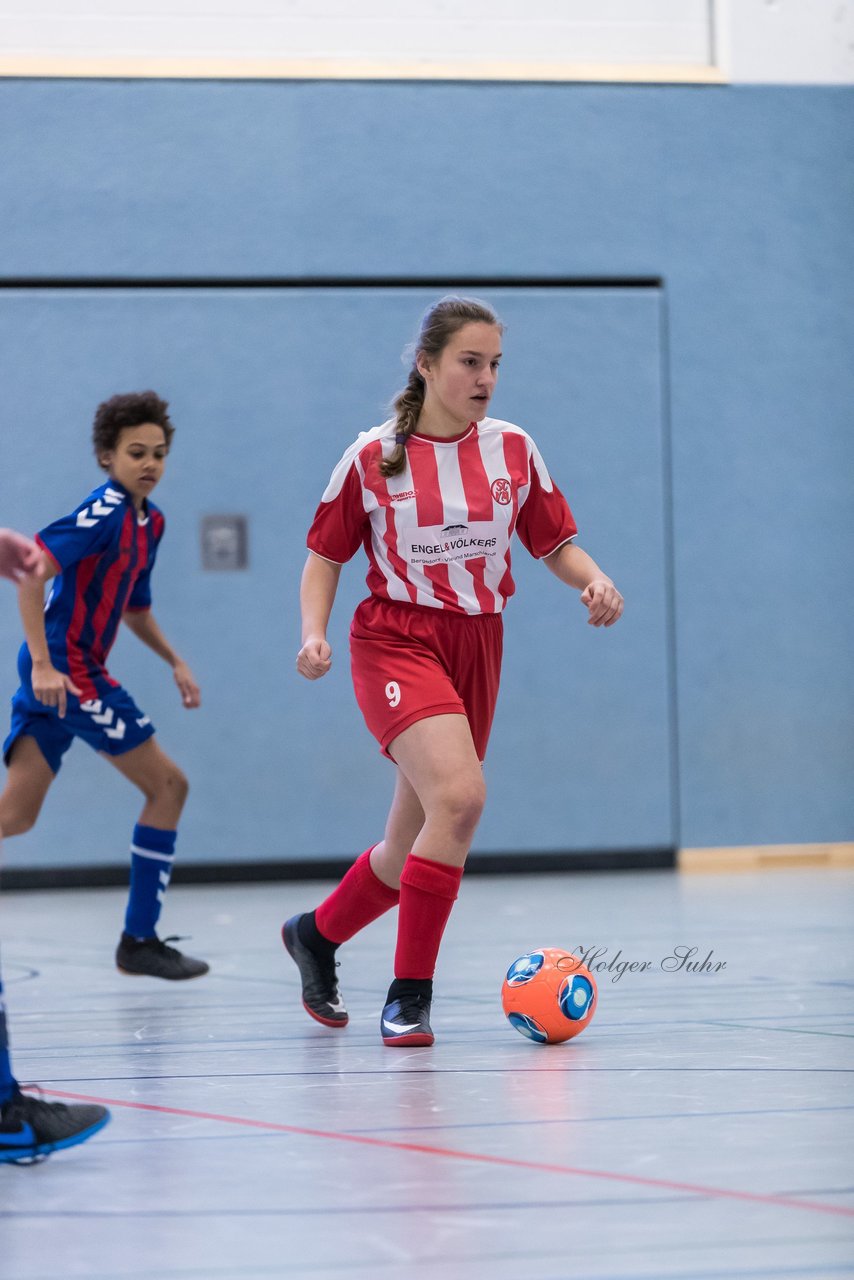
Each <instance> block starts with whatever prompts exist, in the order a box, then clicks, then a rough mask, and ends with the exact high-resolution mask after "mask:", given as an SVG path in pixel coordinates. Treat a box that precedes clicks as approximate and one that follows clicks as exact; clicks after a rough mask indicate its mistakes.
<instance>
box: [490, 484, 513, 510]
mask: <svg viewBox="0 0 854 1280" xmlns="http://www.w3.org/2000/svg"><path fill="white" fill-rule="evenodd" d="M492 496H493V498H494V499H495V501H496V502H497V503H499V504H500V505H501V506H502V507H506V506H507V503H508V502H509V501H510V498H511V490H510V481H509V480H507V479H506V478H505V477H504V476H502V477H501V478H500V479H499V480H493V482H492Z"/></svg>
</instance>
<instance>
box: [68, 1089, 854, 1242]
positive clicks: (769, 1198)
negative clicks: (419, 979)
mask: <svg viewBox="0 0 854 1280" xmlns="http://www.w3.org/2000/svg"><path fill="white" fill-rule="evenodd" d="M43 1092H44V1093H48V1094H50V1095H51V1096H52V1097H56V1098H70V1099H72V1100H73V1101H76V1102H97V1103H100V1104H101V1105H102V1106H105V1107H128V1108H130V1109H132V1110H135V1111H155V1112H157V1113H158V1114H159V1115H167V1116H189V1117H190V1118H191V1119H194V1120H216V1121H218V1122H219V1123H220V1124H234V1125H240V1126H242V1127H243V1128H247V1129H265V1130H266V1131H267V1132H268V1133H269V1132H275V1133H293V1134H299V1135H300V1136H302V1137H309V1138H326V1139H327V1140H331V1141H332V1142H353V1143H357V1144H358V1145H360V1146H366V1147H380V1148H383V1149H384V1150H386V1151H408V1152H411V1153H415V1154H418V1155H427V1156H442V1157H443V1158H444V1159H447V1160H468V1161H472V1162H475V1163H479V1164H491V1165H499V1166H500V1167H502V1168H509V1169H534V1170H536V1171H537V1172H539V1173H560V1174H564V1175H567V1174H568V1175H570V1176H572V1177H577V1178H601V1179H603V1180H604V1181H607V1182H628V1183H631V1184H633V1185H634V1186H639V1187H655V1188H656V1189H664V1190H667V1191H684V1192H686V1194H690V1195H701V1196H715V1197H717V1198H719V1199H727V1200H741V1201H746V1202H750V1203H754V1204H767V1205H772V1206H773V1207H774V1208H777V1209H806V1210H808V1211H809V1212H811V1213H830V1214H833V1215H834V1216H839V1217H843V1218H854V1209H847V1208H845V1207H844V1206H842V1205H835V1204H822V1203H820V1202H813V1201H811V1200H798V1199H795V1198H794V1197H792V1196H775V1195H762V1194H761V1193H760V1192H757V1191H733V1190H729V1189H728V1188H726V1187H706V1186H702V1185H700V1184H697V1183H693V1182H672V1181H670V1180H669V1179H666V1178H644V1177H641V1176H639V1175H636V1174H633V1173H610V1172H603V1171H602V1170H600V1169H579V1168H576V1167H575V1166H573V1165H565V1164H548V1163H546V1162H545V1161H540V1160H517V1159H514V1158H513V1157H512V1156H493V1155H486V1154H483V1153H481V1152H478V1151H457V1150H455V1149H454V1148H453V1147H434V1146H427V1145H426V1144H424V1143H420V1142H394V1141H392V1140H391V1139H389V1138H372V1137H370V1136H369V1135H367V1134H361V1133H336V1132H335V1131H330V1130H326V1129H305V1128H302V1127H301V1126H299V1125H293V1124H276V1123H275V1122H271V1121H267V1120H250V1119H248V1118H246V1117H244V1116H222V1115H217V1114H216V1113H215V1112H210V1111H190V1110H187V1109H186V1108H184V1107H162V1106H158V1105H157V1104H155V1103H152V1102H126V1101H125V1100H124V1099H122V1098H95V1097H92V1096H91V1095H90V1094H86V1093H66V1092H65V1091H64V1090H62V1089H49V1088H48V1087H47V1086H43Z"/></svg>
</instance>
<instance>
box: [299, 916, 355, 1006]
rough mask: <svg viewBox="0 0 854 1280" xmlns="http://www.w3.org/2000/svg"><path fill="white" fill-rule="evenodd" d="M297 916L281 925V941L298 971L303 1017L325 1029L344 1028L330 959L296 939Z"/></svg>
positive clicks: (335, 978)
mask: <svg viewBox="0 0 854 1280" xmlns="http://www.w3.org/2000/svg"><path fill="white" fill-rule="evenodd" d="M301 919H302V917H301V916H291V918H290V920H286V921H285V923H284V924H283V925H282V941H283V942H284V944H285V947H286V948H287V952H288V955H289V956H290V957H291V959H292V960H293V961H294V963H295V964H296V967H297V968H298V969H299V976H300V979H301V981H302V1003H303V1008H304V1009H305V1011H306V1013H310V1014H311V1016H312V1018H315V1019H316V1020H317V1021H318V1022H322V1023H323V1025H324V1026H325V1027H346V1025H347V1023H348V1022H349V1021H350V1019H349V1017H348V1014H347V1010H346V1009H345V1007H344V1001H343V1000H342V999H341V992H340V991H339V990H338V978H337V976H336V973H335V969H336V962H335V960H334V959H333V958H331V957H330V958H326V957H325V956H319V955H317V954H316V952H314V951H311V950H310V949H309V948H308V947H307V946H306V945H305V943H304V942H302V940H301V939H300V936H299V922H300V920H301Z"/></svg>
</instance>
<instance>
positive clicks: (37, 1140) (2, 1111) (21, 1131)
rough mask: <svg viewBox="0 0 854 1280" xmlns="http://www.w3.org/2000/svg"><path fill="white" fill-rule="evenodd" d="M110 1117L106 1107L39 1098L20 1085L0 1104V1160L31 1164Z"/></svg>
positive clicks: (90, 1132)
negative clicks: (23, 1089)
mask: <svg viewBox="0 0 854 1280" xmlns="http://www.w3.org/2000/svg"><path fill="white" fill-rule="evenodd" d="M109 1118H110V1113H109V1111H108V1110H107V1108H106V1107H98V1106H94V1105H89V1104H86V1105H82V1106H73V1107H67V1106H66V1105H65V1103H64V1102H42V1100H41V1099H40V1098H33V1097H30V1095H29V1094H26V1093H21V1091H20V1089H19V1090H18V1091H17V1092H16V1093H15V1094H14V1095H13V1096H12V1097H11V1098H10V1099H9V1101H8V1102H4V1103H3V1106H2V1107H0V1164H3V1163H7V1164H8V1163H14V1164H34V1163H36V1162H37V1161H39V1160H44V1159H46V1158H47V1156H49V1155H50V1153H51V1152H52V1151H61V1150H62V1149H63V1147H76V1146H77V1144H78V1142H85V1141H86V1139H87V1138H91V1137H92V1135H93V1134H95V1133H97V1132H98V1130H99V1129H103V1127H104V1125H105V1124H106V1123H107V1121H108V1120H109Z"/></svg>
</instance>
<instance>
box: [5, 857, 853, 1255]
mask: <svg viewBox="0 0 854 1280" xmlns="http://www.w3.org/2000/svg"><path fill="white" fill-rule="evenodd" d="M327 887H328V886H326V885H321V884H286V885H259V886H245V887H244V886H223V887H220V888H173V889H172V890H171V891H170V894H169V897H168V901H167V907H166V911H165V913H164V919H163V922H162V924H163V925H164V926H165V927H164V928H163V929H161V932H162V933H164V932H165V933H170V932H172V933H182V934H183V933H187V934H192V941H191V942H190V943H185V944H184V946H185V949H186V950H189V951H190V952H191V953H194V954H197V955H202V956H204V957H205V958H207V959H209V960H210V961H211V964H212V972H211V973H210V975H209V976H208V977H206V978H203V979H201V980H198V981H196V982H192V983H188V984H186V985H184V984H176V985H174V986H171V985H167V984H164V983H158V982H156V981H154V980H152V979H146V978H126V977H123V976H122V975H120V974H119V973H117V972H116V971H115V969H113V967H112V949H113V946H114V944H115V940H116V936H117V933H118V928H119V923H120V920H121V916H122V911H123V903H124V894H123V893H120V892H118V891H114V890H99V891H94V890H93V891H87V892H57V893H14V894H6V895H4V897H3V902H2V921H0V936H2V940H3V972H4V978H5V983H6V987H7V1003H8V1006H9V1015H10V1027H11V1033H12V1041H13V1053H14V1063H15V1067H16V1070H17V1072H18V1075H19V1077H20V1078H21V1080H22V1081H38V1082H39V1083H41V1085H42V1086H43V1087H44V1089H45V1090H46V1092H47V1094H48V1096H49V1097H50V1098H51V1099H53V1098H57V1099H66V1100H68V1099H73V1098H85V1099H97V1100H106V1101H107V1102H108V1103H109V1105H110V1106H111V1108H112V1112H113V1119H112V1123H111V1124H110V1125H109V1126H108V1127H107V1128H106V1129H105V1130H104V1131H103V1132H102V1133H101V1134H100V1135H98V1136H97V1137H95V1138H94V1139H92V1141H91V1142H89V1143H86V1144H85V1145H83V1146H80V1147H77V1148H74V1149H73V1150H69V1151H66V1152H61V1153H58V1154H57V1155H55V1156H53V1157H52V1158H51V1159H50V1160H48V1161H46V1162H45V1163H44V1164H41V1165H38V1166H35V1167H31V1168H19V1167H16V1166H12V1165H3V1166H0V1239H2V1246H0V1275H2V1277H3V1280H60V1278H61V1280H68V1277H74V1276H85V1277H88V1278H89V1280H96V1278H97V1280H124V1278H125V1277H133V1280H189V1278H191V1277H192V1278H193V1280H250V1278H252V1277H279V1276H281V1277H306V1278H310V1280H325V1278H327V1277H328V1278H329V1280H398V1277H400V1278H401V1280H403V1278H404V1277H409V1276H410V1275H413V1274H415V1275H417V1276H423V1277H425V1278H427V1277H429V1278H431V1280H432V1277H437V1278H438V1277H441V1278H442V1280H456V1278H457V1277H460V1278H462V1277H463V1276H465V1277H475V1278H477V1280H480V1278H481V1277H483V1280H487V1278H488V1280H529V1278H530V1280H534V1277H536V1280H570V1278H572V1280H581V1278H582V1277H590V1280H641V1278H644V1280H670V1278H676V1277H678V1278H679V1280H713V1278H716V1277H738V1278H739V1280H746V1278H748V1277H773V1278H775V1280H776V1278H780V1280H782V1278H784V1277H785V1278H788V1277H801V1276H804V1277H807V1276H808V1277H814V1278H815V1277H825V1276H826V1277H839V1276H849V1277H850V1276H854V1133H852V1114H854V1094H852V1089H851V1083H852V1073H854V1062H852V1053H851V1045H852V1036H854V978H853V977H852V965H851V960H852V928H851V926H852V902H854V872H850V871H844V870H838V871H831V870H822V871H819V872H810V871H806V870H799V871H779V872H773V871H772V872H765V873H764V874H761V875H753V874H743V875H727V876H723V875H722V876H714V875H713V876H685V875H681V876H680V875H679V874H678V873H675V872H673V873H671V872H645V873H638V874H634V873H631V874H629V873H616V874H615V873H611V874H608V873H600V874H589V875H577V874H576V875H566V876H557V875H549V876H542V875H537V876H513V877H510V876H507V877H495V878H488V877H476V876H472V877H470V878H469V879H468V880H465V881H464V882H463V890H462V895H461V897H460V900H459V902H458V904H457V907H456V909H455V911H454V914H453V915H452V917H451V923H450V925H449V927H448V932H447V934H446V938H445V944H444V947H443V951H442V955H441V957H440V965H439V970H438V973H437V981H436V1000H435V1002H434V1018H433V1026H434V1030H435V1032H436V1036H437V1040H436V1044H435V1046H434V1047H433V1048H431V1049H410V1050H396V1049H387V1048H384V1047H383V1045H382V1044H381V1043H380V1040H379V1034H378V1014H379V1009H380V1005H381V1002H382V996H383V994H384V991H385V987H386V984H387V982H388V980H389V976H390V961H391V956H392V952H393V943H394V926H395V920H394V915H393V914H392V915H391V916H389V917H386V918H385V919H383V920H381V921H379V922H378V923H376V924H374V925H372V926H371V927H370V929H368V930H367V931H366V932H365V933H363V934H362V935H361V936H360V937H359V938H357V939H355V940H354V941H353V942H352V943H350V944H349V945H348V946H346V947H345V948H343V949H342V952H341V953H340V955H341V959H342V968H341V980H342V990H343V992H344V995H345V997H346V1000H347V1005H348V1008H349V1010H350V1016H351V1021H350V1025H349V1027H348V1028H347V1029H346V1030H344V1031H332V1030H326V1029H324V1028H323V1027H320V1026H319V1025H317V1024H316V1023H314V1022H312V1021H311V1020H310V1019H309V1018H308V1017H307V1015H306V1014H305V1013H304V1012H303V1011H302V1009H301V1006H300V1003H299V998H298V985H297V980H296V970H295V968H294V966H293V964H292V962H291V961H290V959H289V958H288V957H287V955H286V954H285V952H284V950H283V948H282V947H281V943H280V941H279V927H280V925H281V921H282V919H283V918H284V917H285V916H286V915H289V914H291V913H293V912H294V911H297V910H301V909H305V908H308V907H311V906H313V905H315V903H316V902H317V901H319V899H320V897H321V896H322V895H323V893H324V892H325V891H326V889H327ZM542 945H546V946H563V947H566V948H567V949H574V948H577V947H584V948H590V947H595V948H602V949H603V951H602V954H601V955H600V958H599V960H600V963H601V962H605V963H607V962H608V961H611V960H614V959H615V958H616V955H617V952H618V951H619V952H621V953H622V954H621V956H620V957H619V959H617V963H620V961H622V960H628V961H634V962H642V961H647V962H649V968H647V969H646V970H645V971H642V972H639V971H635V972H634V973H631V972H626V973H624V975H623V976H622V977H620V978H618V979H617V980H616V981H613V980H612V978H613V976H614V973H615V970H612V972H611V974H609V973H608V972H607V971H606V972H601V971H600V973H599V974H598V979H599V996H600V998H599V1007H598V1010H597V1013H596V1016H595V1017H594V1019H593V1022H592V1023H591V1025H590V1026H589V1027H588V1028H587V1029H586V1030H585V1031H584V1032H583V1034H582V1035H581V1036H580V1037H579V1038H578V1039H577V1040H575V1041H570V1042H569V1043H567V1044H564V1045H558V1046H540V1045H535V1044H532V1043H530V1042H529V1041H527V1040H525V1039H523V1038H522V1037H521V1036H520V1035H519V1034H517V1032H515V1031H514V1030H513V1029H512V1028H511V1027H510V1025H509V1023H507V1022H506V1020H505V1019H504V1016H503V1013H502V1011H501V1006H500V1003H499V990H500V986H501V981H502V978H503V973H504V970H505V969H506V967H507V965H508V964H509V963H510V962H511V961H512V960H513V959H515V958H516V956H517V955H519V954H521V953H523V952H525V951H528V950H530V949H532V948H534V947H537V946H542ZM683 946H684V947H696V948H697V952H696V955H695V957H694V958H695V960H698V961H702V960H704V959H705V958H706V956H707V954H708V953H709V952H710V951H711V952H712V953H713V957H712V964H717V963H718V962H725V966H726V967H725V968H723V969H720V970H718V971H717V972H709V971H706V972H702V973H698V972H688V971H686V970H685V969H681V970H679V971H676V972H668V971H667V970H666V969H663V968H662V961H664V960H665V959H666V958H667V957H669V956H671V955H672V954H673V953H674V949H675V948H677V947H683Z"/></svg>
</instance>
